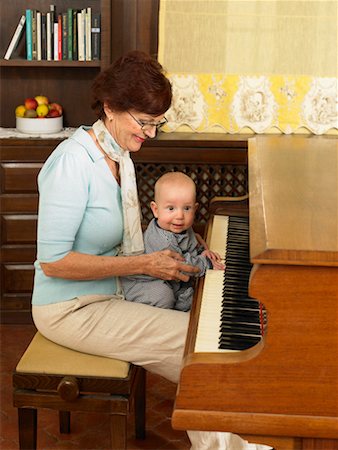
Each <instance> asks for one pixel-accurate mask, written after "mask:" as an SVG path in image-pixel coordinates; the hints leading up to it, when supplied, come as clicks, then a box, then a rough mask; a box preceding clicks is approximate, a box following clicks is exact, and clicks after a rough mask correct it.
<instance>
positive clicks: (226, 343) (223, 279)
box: [195, 216, 265, 352]
mask: <svg viewBox="0 0 338 450" xmlns="http://www.w3.org/2000/svg"><path fill="white" fill-rule="evenodd" d="M209 247H210V249H211V250H213V251H216V252H218V253H219V254H220V255H221V256H223V255H224V259H225V263H226V268H225V271H222V270H208V271H207V273H206V276H205V281H204V287H203V295H202V299H201V309H200V316H199V321H198V326H197V333H196V341H195V352H233V351H241V350H244V349H246V348H249V347H252V346H253V345H255V344H256V343H258V342H259V341H260V339H261V336H262V329H263V325H262V324H263V323H264V320H265V318H264V314H265V313H264V311H263V308H262V305H261V304H260V303H259V302H258V301H257V300H254V299H251V298H249V296H248V286H249V277H250V272H251V267H252V265H251V263H250V257H249V224H248V218H247V217H233V216H230V217H228V216H214V219H213V224H212V229H211V236H210V240H209Z"/></svg>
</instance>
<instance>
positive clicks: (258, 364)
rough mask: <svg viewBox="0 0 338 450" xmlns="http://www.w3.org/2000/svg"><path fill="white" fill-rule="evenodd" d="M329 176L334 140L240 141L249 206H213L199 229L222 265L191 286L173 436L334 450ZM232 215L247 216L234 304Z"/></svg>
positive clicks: (334, 263)
mask: <svg viewBox="0 0 338 450" xmlns="http://www.w3.org/2000/svg"><path fill="white" fill-rule="evenodd" d="M337 177H338V140H337V139H335V138H333V137H307V136H306V137H304V136H271V137H269V136H264V137H263V136H259V137H253V138H252V139H250V140H249V196H248V200H247V199H240V201H238V202H237V203H236V202H234V201H233V200H232V201H229V202H224V203H223V202H219V201H218V202H215V205H216V206H215V205H214V207H213V214H212V217H211V219H210V223H209V226H208V231H207V242H208V243H209V246H210V247H211V248H212V249H213V250H217V251H219V252H222V254H223V255H224V257H225V260H226V269H225V271H224V272H223V271H213V270H210V271H208V272H207V274H206V276H205V278H204V279H200V280H199V282H198V287H197V289H196V293H195V297H194V304H193V307H192V310H191V313H190V324H189V330H188V336H187V342H186V348H185V356H184V360H183V364H182V370H181V376H180V381H179V385H178V389H177V395H176V401H175V406H174V411H173V416H172V425H173V427H174V428H176V429H184V430H194V429H195V430H218V431H230V432H233V433H237V434H239V435H241V436H243V437H246V438H248V439H250V440H252V441H254V442H260V443H266V444H270V445H272V446H273V447H274V448H276V450H296V449H297V450H300V449H301V450H305V449H307V450H313V449H321V450H334V449H338V180H337ZM242 206H243V207H242ZM232 216H235V217H236V218H238V217H239V218H242V217H246V216H247V218H248V219H247V221H248V237H247V245H248V253H249V255H248V257H247V258H248V260H249V269H245V270H244V269H243V271H244V272H245V271H247V270H249V275H248V276H247V281H246V282H247V288H246V289H247V290H246V292H244V296H243V295H239V296H238V298H239V303H238V307H237V306H236V302H235V301H234V298H236V295H231V296H230V300H229V296H228V295H225V294H224V291H227V290H228V288H227V287H224V286H226V285H227V283H228V284H229V281H227V277H231V273H230V274H227V269H229V271H230V272H232V268H231V267H230V266H231V264H232V263H231V260H229V263H228V262H227V252H228V248H229V237H228V234H229V232H228V231H227V230H228V229H229V225H230V223H231V220H232V219H231V218H232ZM236 234H237V232H236V231H234V232H232V235H236ZM231 239H232V238H231ZM241 252H242V250H240V251H239V253H241ZM234 253H235V256H236V250H235V252H234ZM239 271H240V272H242V270H241V269H239ZM231 283H232V281H230V284H231ZM244 283H245V280H244ZM250 301H251V302H252V307H250V305H251V303H250ZM229 302H230V303H229ZM246 310H249V313H247V312H245V311H246ZM243 311H244V312H243ZM246 314H247V315H246ZM252 314H256V316H257V318H258V325H257V324H256V327H258V328H256V331H255V330H253V326H254V325H253V324H252V323H251V322H252V320H251V315H252ZM232 316H233V317H234V321H235V322H236V324H235V326H234V327H233V330H231V325H230V331H229V322H231V317H232ZM243 317H244V318H243ZM223 320H225V322H226V323H225V325H224V323H223V322H222V321H223ZM242 326H243V327H244V328H245V326H248V331H246V330H245V329H244V330H243V333H242ZM220 329H221V330H222V331H224V330H225V342H226V345H225V346H222V345H220V343H222V342H224V338H223V337H222V336H220ZM257 330H258V331H257ZM232 331H233V334H234V337H233V339H231V336H230V338H229V333H231V332H232ZM241 334H242V335H241ZM237 336H238V337H239V340H238V341H237ZM246 336H248V338H249V339H248V340H247V341H246ZM232 341H233V343H234V345H233V346H232ZM229 342H230V343H229ZM238 342H239V345H237V344H236V343H238ZM243 342H244V344H243Z"/></svg>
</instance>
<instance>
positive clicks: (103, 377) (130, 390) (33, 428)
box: [13, 332, 146, 450]
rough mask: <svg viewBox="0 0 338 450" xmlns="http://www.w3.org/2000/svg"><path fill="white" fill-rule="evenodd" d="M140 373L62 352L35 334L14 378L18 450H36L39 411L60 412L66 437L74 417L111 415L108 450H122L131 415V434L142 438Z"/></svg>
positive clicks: (110, 361)
mask: <svg viewBox="0 0 338 450" xmlns="http://www.w3.org/2000/svg"><path fill="white" fill-rule="evenodd" d="M145 382H146V371H145V370H144V369H143V368H142V367H138V366H134V365H133V364H131V363H128V362H124V361H119V360H116V359H111V358H105V357H101V356H93V355H89V354H85V353H80V352H76V351H73V350H70V349H68V348H65V347H62V346H60V345H57V344H55V343H54V342H51V341H49V340H48V339H46V338H44V337H43V336H42V335H41V334H40V333H39V332H37V333H36V334H35V336H34V338H33V339H32V341H31V343H30V344H29V346H28V348H27V350H26V351H25V353H24V354H23V356H22V357H21V359H20V361H19V363H18V365H17V367H16V369H15V371H14V373H13V404H14V406H15V407H17V408H18V419H19V443H20V449H21V450H22V449H36V444H37V409H38V408H47V409H53V410H57V411H59V427H60V432H61V433H70V413H71V412H72V411H81V412H93V413H95V412H97V413H107V414H109V415H110V433H111V449H115V450H121V449H125V448H126V441H127V417H128V414H129V413H130V411H131V408H132V406H133V407H134V412H135V434H136V438H137V439H144V438H145Z"/></svg>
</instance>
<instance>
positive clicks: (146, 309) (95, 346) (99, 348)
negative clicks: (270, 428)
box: [32, 296, 268, 450]
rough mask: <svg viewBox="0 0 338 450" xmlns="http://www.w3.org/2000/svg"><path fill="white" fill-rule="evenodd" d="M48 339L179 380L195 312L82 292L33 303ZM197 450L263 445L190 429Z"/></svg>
mask: <svg viewBox="0 0 338 450" xmlns="http://www.w3.org/2000/svg"><path fill="white" fill-rule="evenodd" d="M32 312H33V319H34V322H35V325H36V327H37V329H38V330H39V331H40V332H41V334H43V335H44V336H45V337H46V338H47V339H50V340H51V341H53V342H56V343H57V344H60V345H63V346H65V347H69V348H72V349H73V350H78V351H80V352H84V353H91V354H94V355H100V356H106V357H108V358H116V359H120V360H125V361H129V362H132V363H134V364H137V365H140V366H143V367H144V368H145V369H147V370H148V371H150V372H153V373H156V374H158V375H161V376H163V377H164V378H166V379H167V380H170V381H173V382H174V383H177V382H178V379H179V374H180V367H181V362H182V357H183V350H184V345H185V339H186V333H187V329H188V321H189V313H186V312H181V311H175V310H171V309H162V308H156V307H153V306H149V305H144V304H141V303H134V302H128V301H125V300H124V299H122V298H121V297H119V296H114V297H113V298H109V299H107V297H104V296H82V297H79V298H76V299H73V300H69V301H65V302H60V303H54V304H50V305H45V306H33V308H32ZM188 435H189V438H190V440H191V442H192V449H193V450H263V449H267V448H268V447H266V446H260V445H255V444H249V443H247V442H246V441H244V440H242V439H241V438H240V437H239V436H237V435H233V434H231V433H216V432H198V431H192V432H189V431H188Z"/></svg>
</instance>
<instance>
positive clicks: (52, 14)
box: [49, 5, 56, 60]
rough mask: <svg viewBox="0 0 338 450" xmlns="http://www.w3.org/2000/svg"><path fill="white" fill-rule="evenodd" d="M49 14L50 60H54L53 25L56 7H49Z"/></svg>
mask: <svg viewBox="0 0 338 450" xmlns="http://www.w3.org/2000/svg"><path fill="white" fill-rule="evenodd" d="M49 12H50V22H51V28H50V29H51V33H52V35H51V48H52V54H51V59H52V60H53V59H54V23H55V21H56V7H55V5H49Z"/></svg>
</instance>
